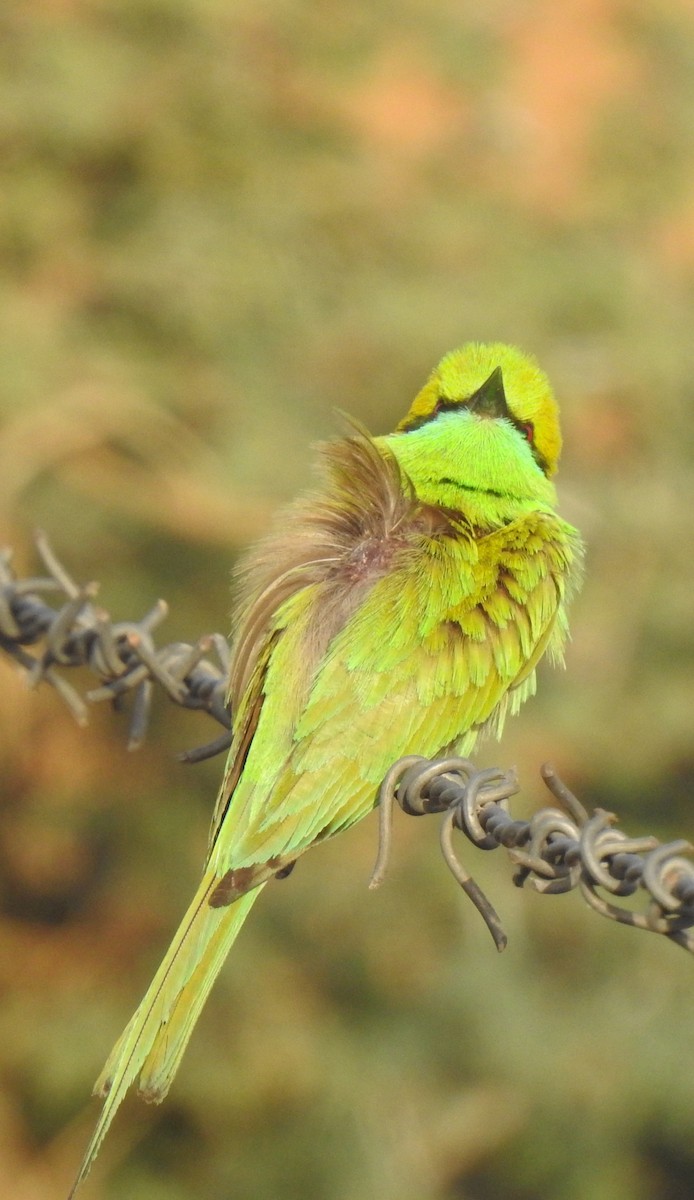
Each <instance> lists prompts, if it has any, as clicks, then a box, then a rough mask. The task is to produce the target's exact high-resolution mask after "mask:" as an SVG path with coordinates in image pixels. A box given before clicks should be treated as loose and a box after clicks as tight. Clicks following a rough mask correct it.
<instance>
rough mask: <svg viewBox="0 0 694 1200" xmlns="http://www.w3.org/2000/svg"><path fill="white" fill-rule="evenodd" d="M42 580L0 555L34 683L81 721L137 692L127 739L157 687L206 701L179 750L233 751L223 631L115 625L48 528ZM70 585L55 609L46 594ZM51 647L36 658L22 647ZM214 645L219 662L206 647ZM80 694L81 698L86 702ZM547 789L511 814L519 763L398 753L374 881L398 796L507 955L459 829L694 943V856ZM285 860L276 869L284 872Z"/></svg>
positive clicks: (539, 881) (559, 887) (527, 869)
mask: <svg viewBox="0 0 694 1200" xmlns="http://www.w3.org/2000/svg"><path fill="white" fill-rule="evenodd" d="M36 545H37V549H38V553H39V556H40V558H41V561H42V563H43V566H44V568H45V570H46V575H45V576H41V577H37V578H29V579H18V578H17V576H16V574H15V572H14V571H13V569H12V565H11V558H12V556H11V552H10V551H9V550H5V551H1V552H0V650H4V651H5V652H6V653H7V654H8V655H10V656H11V657H12V658H13V659H14V660H15V661H16V662H18V663H19V664H20V665H21V666H22V667H23V668H24V669H25V670H26V671H27V672H28V675H29V679H30V682H31V683H32V684H33V685H34V686H36V685H38V684H39V683H40V682H46V683H49V684H51V686H52V687H54V688H55V690H56V691H57V692H58V694H59V696H60V697H61V699H62V700H63V701H64V702H65V703H66V704H67V706H68V708H69V709H70V711H71V712H72V714H73V715H74V717H75V718H76V719H77V720H78V721H79V722H80V724H85V723H86V721H87V714H88V703H96V702H98V701H102V700H109V701H111V703H112V704H113V705H114V706H115V707H116V708H120V707H121V706H122V704H123V702H124V701H125V699H126V698H127V696H128V694H129V693H132V694H133V703H132V707H131V712H130V728H129V746H130V748H135V747H137V746H139V745H140V744H141V742H142V740H143V738H144V737H145V735H146V732H147V726H148V722H149V717H150V712H151V704H152V697H153V694H154V688H155V685H157V684H158V685H159V686H160V687H161V688H162V689H163V690H164V691H165V692H166V694H167V695H168V696H169V698H170V699H171V700H173V701H174V703H176V704H179V705H182V706H183V707H184V708H193V709H202V710H204V711H205V712H207V713H209V714H210V716H211V717H214V719H215V720H216V721H217V722H218V723H219V724H220V725H222V726H223V727H224V732H223V733H222V734H221V735H220V736H219V737H218V738H216V739H215V740H214V741H213V742H210V743H209V744H208V745H206V746H202V747H199V748H197V749H195V750H189V751H186V752H185V753H184V754H182V755H180V756H179V757H180V758H181V759H182V760H183V761H185V762H199V761H200V760H201V759H203V758H209V757H211V756H212V755H214V754H219V753H221V752H222V751H223V750H225V749H226V748H227V747H228V746H229V744H230V742H231V734H230V727H231V720H230V715H229V711H228V708H227V702H226V692H227V679H228V674H229V649H228V645H227V642H226V640H225V639H224V638H223V637H222V636H221V635H220V634H208V635H206V636H205V637H201V638H199V639H198V641H197V642H195V644H192V645H191V644H189V643H186V642H174V643H172V644H170V645H168V646H162V647H159V648H158V647H157V646H156V645H155V643H154V639H153V631H154V630H155V629H156V628H157V626H158V625H159V624H160V623H161V622H162V621H163V620H164V618H165V616H166V614H167V612H168V608H167V605H166V604H165V602H164V601H163V600H160V601H158V603H157V604H155V605H154V607H153V608H152V609H151V610H150V612H148V613H146V614H145V616H144V617H141V618H140V620H139V621H119V622H114V621H113V620H112V619H111V617H110V616H109V614H108V613H107V612H106V611H105V610H104V609H103V608H99V607H97V606H96V604H95V603H94V600H95V597H96V595H97V592H98V584H96V583H87V584H81V585H80V584H77V583H75V581H74V580H73V579H72V577H71V576H70V574H69V573H68V572H67V571H66V569H65V568H64V567H63V565H62V564H61V563H60V562H59V560H58V559H57V557H56V555H55V554H54V553H53V551H52V550H51V548H50V546H49V544H48V541H47V539H46V537H45V535H44V534H43V533H38V534H37V535H36ZM56 593H57V594H62V596H63V597H65V599H64V602H63V603H62V605H61V606H60V607H58V608H53V607H52V606H51V605H50V604H49V603H47V601H46V600H45V599H44V598H43V597H44V596H45V595H51V594H56ZM40 642H42V643H43V648H42V649H40V650H39V651H38V652H37V653H36V654H31V653H30V652H29V651H28V650H27V649H26V647H27V646H35V645H37V644H38V643H40ZM210 652H214V654H215V655H216V658H217V663H215V662H210V661H209V660H208V659H207V658H206V657H205V656H206V655H207V654H208V653H210ZM69 667H86V668H87V669H88V670H89V671H91V672H92V674H93V675H94V676H95V677H96V678H97V679H98V686H97V687H95V688H93V689H92V690H91V691H88V692H87V693H86V696H84V697H82V696H81V695H80V693H79V692H78V691H77V690H76V689H75V688H74V687H72V685H71V684H69V683H68V682H67V680H66V679H64V677H63V674H62V670H63V669H66V668H69ZM85 701H86V702H85ZM541 775H542V778H543V780H544V783H545V785H546V786H547V788H548V789H549V791H550V792H551V794H552V796H553V797H554V799H555V801H556V802H557V804H558V805H559V806H560V807H547V808H542V809H540V810H539V811H538V812H536V813H535V814H534V816H533V817H531V818H530V820H527V821H526V820H520V821H519V820H514V819H513V817H512V816H511V815H510V813H509V800H510V798H511V797H512V796H513V795H515V794H516V793H517V792H518V790H519V789H518V781H517V779H516V775H515V772H514V771H502V770H500V769H498V768H492V769H490V770H484V771H478V770H477V769H476V768H475V766H474V764H473V763H472V762H470V761H469V759H465V758H445V759H434V760H429V759H425V758H421V757H420V756H419V755H408V756H407V757H406V758H402V759H400V760H399V761H398V762H396V763H395V764H394V765H393V766H392V767H391V769H390V770H389V772H388V774H387V775H386V777H385V779H384V780H383V783H382V785H381V788H380V792H379V812H380V815H379V849H378V857H377V860H376V864H375V866H374V870H373V874H372V877H371V882H370V885H369V886H370V887H378V885H379V884H380V883H381V882H382V881H383V879H384V877H385V873H386V870H387V867H388V862H389V859H390V854H391V843H392V821H393V806H394V803H395V802H396V801H397V803H398V804H399V806H400V807H401V808H402V810H403V812H405V813H407V814H408V815H410V816H425V815H427V814H436V813H438V814H440V815H442V824H441V836H440V842H441V851H442V854H443V857H444V860H445V862H446V864H447V866H448V867H449V869H450V870H451V872H452V873H453V875H454V876H455V878H456V879H457V880H458V882H459V883H460V885H461V887H462V888H463V889H464V891H465V892H466V894H467V895H468V896H469V897H470V899H471V900H472V902H473V904H474V905H475V907H476V908H477V909H478V911H479V912H480V914H481V915H482V917H483V919H484V921H485V923H486V924H487V926H488V928H489V930H490V932H491V934H492V937H493V939H494V942H495V945H496V946H497V948H498V949H499V950H503V948H504V946H505V945H506V935H505V933H504V931H503V928H502V925H501V921H500V919H499V917H498V915H497V913H496V912H495V910H494V908H493V907H492V905H491V904H490V902H489V900H488V899H487V897H486V896H485V895H484V893H483V892H482V890H481V889H480V888H479V887H478V885H477V884H476V883H475V881H474V879H472V877H471V876H470V875H469V873H468V872H467V870H466V869H465V868H464V867H463V865H462V863H461V862H460V860H459V859H458V857H457V855H456V853H455V850H454V847H453V833H454V830H456V829H457V830H459V831H460V832H462V833H464V834H465V836H466V837H467V838H468V840H469V841H471V842H472V844H473V845H474V846H476V847H477V848H478V849H481V850H493V849H497V848H498V847H500V846H503V847H505V848H506V850H507V851H508V854H509V857H510V859H511V861H512V863H513V864H514V865H515V867H516V873H515V876H514V882H515V883H516V885H517V886H518V887H523V886H524V885H525V884H526V883H527V884H528V886H529V887H532V888H534V889H535V891H538V892H542V893H544V894H545V895H552V894H555V893H559V892H568V891H571V890H572V889H578V890H579V892H580V893H581V895H582V896H583V898H584V900H585V901H586V902H587V903H588V904H589V905H590V906H591V908H593V909H595V911H596V912H598V913H600V914H601V915H602V916H605V917H609V918H610V919H611V920H613V921H618V922H620V923H621V924H624V925H632V926H634V927H635V928H637V929H645V930H649V931H651V932H653V933H660V934H663V935H664V936H665V937H667V938H669V939H670V940H671V941H674V942H676V943H677V944H678V945H680V946H683V947H684V948H685V949H686V950H689V951H690V952H694V933H692V932H690V931H691V929H692V927H693V926H694V864H692V862H691V861H690V860H689V859H688V858H686V857H685V855H687V854H689V853H691V851H692V846H691V845H690V844H689V842H686V841H682V840H678V841H674V842H670V843H667V844H661V843H660V842H659V841H658V839H657V838H654V837H642V838H630V837H628V836H627V835H626V834H624V833H621V832H620V831H619V830H618V829H615V828H614V821H615V818H614V817H613V816H612V815H611V814H610V813H607V812H604V811H603V810H602V809H596V810H595V812H594V813H592V814H590V813H588V812H587V811H586V809H585V808H584V807H583V805H582V804H581V803H580V801H579V800H577V798H576V797H575V796H574V795H573V793H572V792H570V791H569V789H568V788H567V787H566V785H565V784H564V783H563V782H562V781H561V779H560V778H559V776H558V775H557V774H556V772H555V771H554V770H553V768H552V767H550V766H544V767H543V768H542V771H541ZM288 873H289V870H288V869H285V871H283V872H280V875H287V874H288ZM639 890H640V891H641V892H643V893H644V894H645V896H646V897H647V898H648V899H647V906H646V911H645V912H632V911H630V910H629V909H627V908H624V907H621V906H620V905H619V904H617V903H615V900H616V899H618V898H624V897H628V896H633V895H634V894H635V893H636V892H638V891H639Z"/></svg>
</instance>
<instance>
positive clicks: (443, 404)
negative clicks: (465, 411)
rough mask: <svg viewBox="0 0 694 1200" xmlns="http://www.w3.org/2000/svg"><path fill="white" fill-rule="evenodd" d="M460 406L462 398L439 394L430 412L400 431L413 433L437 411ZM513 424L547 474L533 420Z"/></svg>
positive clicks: (539, 465) (463, 404)
mask: <svg viewBox="0 0 694 1200" xmlns="http://www.w3.org/2000/svg"><path fill="white" fill-rule="evenodd" d="M462 408H465V401H464V400H448V399H447V398H446V397H445V396H439V398H438V400H437V401H436V404H435V405H434V407H433V408H432V410H431V412H429V413H425V414H423V416H421V417H414V418H413V419H412V420H411V421H409V422H408V423H407V425H403V427H402V430H401V432H402V433H413V432H414V431H415V429H421V428H422V426H423V425H428V424H429V422H430V421H435V420H436V418H437V417H438V415H439V413H442V412H455V411H457V410H458V409H462ZM513 425H514V427H515V428H516V429H517V430H518V432H519V433H520V435H521V437H522V438H523V440H524V441H526V442H527V443H528V445H529V447H530V450H531V453H532V456H533V458H534V459H535V462H536V463H537V465H538V467H539V468H540V470H541V471H542V473H543V474H544V475H547V474H548V463H547V459H546V458H545V457H544V455H542V454H540V452H539V450H538V449H537V447H536V446H535V442H534V437H535V426H534V424H533V422H532V421H516V420H514V421H513ZM528 426H530V428H531V430H532V435H531V437H528V435H527V428H528Z"/></svg>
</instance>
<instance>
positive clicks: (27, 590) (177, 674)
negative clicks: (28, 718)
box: [0, 532, 231, 762]
mask: <svg viewBox="0 0 694 1200" xmlns="http://www.w3.org/2000/svg"><path fill="white" fill-rule="evenodd" d="M36 547H37V550H38V553H39V556H40V558H41V562H42V563H43V566H44V568H45V570H46V572H47V574H46V576H45V577H39V578H31V579H18V578H17V576H16V574H15V572H14V571H13V569H12V554H11V551H9V550H3V551H0V649H2V650H4V651H5V652H6V653H7V654H9V655H11V657H12V658H14V659H15V661H16V662H18V663H19V664H20V665H21V666H22V667H23V668H24V669H25V670H26V671H27V672H28V675H29V681H30V683H31V684H32V686H36V685H38V684H39V683H41V682H46V683H49V684H51V686H52V687H54V688H55V690H56V691H57V692H58V694H59V696H60V697H61V699H62V700H64V702H65V704H66V705H67V707H68V708H69V710H70V712H71V713H72V714H73V716H74V717H75V719H76V720H77V721H78V722H79V724H80V725H85V724H86V723H87V714H88V708H87V704H86V703H85V700H86V701H88V702H91V703H97V702H98V701H101V700H109V701H111V703H112V704H113V705H114V706H115V707H116V708H120V707H121V706H122V704H123V702H124V700H125V698H126V696H127V695H128V693H132V694H133V703H132V708H131V711H130V728H129V737H128V746H129V748H130V749H135V748H136V747H137V746H139V745H140V744H141V743H142V741H143V739H144V737H145V735H146V733H147V728H148V725H149V719H150V713H151V706H152V695H153V685H154V684H155V683H156V684H159V685H160V687H162V688H163V690H164V691H165V692H166V694H167V695H168V697H169V699H170V700H173V701H174V703H175V704H180V705H182V706H183V707H184V708H194V709H203V710H204V711H205V712H207V713H209V714H210V716H211V717H214V719H215V720H216V721H218V722H219V724H220V725H223V726H224V729H225V732H224V733H223V734H221V735H220V737H218V738H216V739H215V740H214V741H213V742H210V743H209V744H208V745H206V746H201V747H198V748H197V749H195V750H188V751H185V752H184V753H183V754H182V755H180V757H181V759H182V760H183V761H185V762H199V761H200V760H201V759H203V758H209V757H211V756H212V755H213V754H219V753H220V752H221V751H223V750H225V749H226V748H227V747H228V746H229V745H230V743H231V734H230V732H229V731H230V728H231V718H230V715H229V710H228V707H227V701H226V691H227V680H228V676H229V647H228V645H227V642H226V640H225V638H223V637H222V636H221V634H218V633H213V634H208V635H206V636H205V637H201V638H199V639H198V641H197V642H195V644H194V645H191V644H189V643H187V642H173V643H171V644H170V645H168V646H161V647H157V646H155V644H154V639H153V636H152V634H153V631H154V630H155V629H156V628H157V626H158V625H160V624H161V622H162V621H163V620H164V618H165V617H166V615H167V613H168V605H167V604H166V603H165V601H163V600H159V601H157V603H156V604H155V605H154V607H153V608H152V609H151V610H150V611H149V612H148V613H146V614H145V616H144V617H141V618H140V620H139V621H113V620H112V619H111V617H110V616H109V614H108V613H107V612H106V611H105V610H104V609H103V608H99V607H97V606H96V605H95V604H94V599H95V597H96V595H97V592H98V590H99V585H98V584H96V583H87V584H83V585H80V584H77V583H75V581H74V580H73V579H72V577H71V576H70V574H69V573H68V572H67V571H66V569H65V567H64V566H63V565H62V563H61V562H60V561H59V560H58V558H57V557H56V555H55V554H54V552H53V550H52V549H51V547H50V545H49V543H48V540H47V538H46V536H45V534H43V533H41V532H39V533H37V534H36ZM52 593H62V595H63V596H65V597H66V599H65V602H64V603H63V604H62V605H61V607H60V608H53V607H52V606H51V605H50V604H48V603H47V602H46V600H44V599H43V596H44V595H45V594H52ZM39 642H43V648H42V649H41V650H40V652H39V653H37V654H35V655H34V654H31V653H29V651H28V650H26V649H25V647H26V646H33V645H36V644H37V643H39ZM210 652H213V653H214V654H215V655H216V658H217V663H214V662H210V661H209V660H208V659H207V658H206V657H205V656H206V655H207V654H209V653H210ZM64 667H87V668H88V669H89V670H90V671H91V672H92V674H93V675H94V676H96V678H97V679H98V681H99V686H98V687H96V688H93V689H92V690H91V691H88V692H87V693H86V696H85V697H82V696H81V695H80V693H79V692H78V691H77V690H76V689H75V688H74V687H73V686H72V685H71V684H70V683H68V682H67V680H66V679H64V678H63V675H62V674H61V672H60V670H59V669H58V668H64Z"/></svg>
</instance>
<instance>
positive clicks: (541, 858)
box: [369, 755, 694, 953]
mask: <svg viewBox="0 0 694 1200" xmlns="http://www.w3.org/2000/svg"><path fill="white" fill-rule="evenodd" d="M540 775H541V777H542V779H543V781H544V783H545V785H546V787H547V788H548V789H549V791H550V793H551V794H552V796H553V797H554V799H555V800H556V801H557V802H558V803H559V804H560V805H561V808H553V807H547V808H541V809H539V810H538V811H537V812H536V813H535V814H534V815H533V816H532V817H531V818H530V820H527V821H526V820H520V821H517V820H514V819H513V817H511V816H510V814H509V811H508V802H509V799H510V798H511V796H514V795H516V793H517V792H518V791H519V787H518V780H517V778H516V773H515V771H514V770H511V771H502V770H500V769H499V768H498V767H491V768H489V769H487V770H482V771H480V770H478V769H477V768H476V767H475V765H474V763H472V762H470V760H469V759H467V758H457V757H453V758H445V759H427V758H421V757H420V756H419V755H408V756H407V757H405V758H401V759H400V760H399V761H398V762H396V763H394V764H393V766H392V767H391V769H390V770H389V772H388V774H387V775H386V777H385V779H384V780H383V783H382V784H381V789H380V792H379V798H378V800H379V814H380V815H379V848H378V857H377V860H376V865H375V866H374V869H373V873H372V876H371V881H370V884H369V886H370V887H372V888H374V887H378V886H379V885H380V884H381V883H382V882H383V879H384V876H385V873H386V869H387V866H388V861H389V858H390V854H391V843H392V821H393V805H394V803H395V802H396V801H397V803H398V804H399V805H400V808H401V809H402V810H403V812H405V813H407V814H408V816H414V817H418V816H425V815H427V814H429V813H442V814H443V817H442V822H441V835H440V843H441V851H442V854H443V857H444V859H445V861H446V864H447V866H448V867H449V869H450V870H451V872H452V873H453V875H454V876H455V878H456V879H457V880H458V883H459V884H460V885H461V887H462V888H463V890H464V891H465V892H466V894H467V895H468V896H469V897H470V899H471V900H472V902H473V904H474V905H475V907H476V908H477V909H478V911H479V912H480V914H481V915H482V917H483V919H484V921H485V923H486V925H487V927H488V929H489V931H490V933H491V935H492V937H493V939H494V942H495V945H496V947H497V949H498V950H503V949H504V947H505V946H506V941H507V939H506V934H505V933H504V931H503V928H502V925H501V921H500V919H499V917H498V915H497V913H496V911H495V910H494V908H493V907H492V905H491V904H490V902H489V900H488V899H487V897H486V896H485V895H484V893H483V892H482V890H481V889H480V888H479V887H478V885H477V884H476V883H475V881H474V879H472V878H471V876H470V875H469V874H468V872H467V871H466V870H465V868H464V867H463V865H462V863H461V862H460V860H459V859H458V857H457V856H456V853H455V851H454V849H453V841H452V835H453V830H454V829H458V830H460V831H461V832H462V833H464V834H465V836H466V837H467V838H468V840H469V841H471V842H472V844H473V845H474V846H476V847H477V848H478V849H480V850H497V849H499V847H502V846H503V847H505V849H506V850H507V851H508V855H509V858H510V859H511V862H512V863H514V865H515V866H516V867H517V870H516V873H515V876H514V883H515V884H516V885H517V887H523V885H524V884H525V883H528V884H529V886H530V887H532V888H533V889H534V890H535V891H537V892H542V893H544V894H545V895H556V894H558V893H563V892H569V891H571V890H572V889H573V888H578V889H579V890H580V893H581V895H582V896H583V899H584V900H585V901H586V902H587V903H588V904H589V905H590V907H591V908H593V909H594V910H595V912H598V913H600V914H601V916H603V917H609V918H610V919H611V920H613V921H618V922H620V923H621V924H623V925H632V926H633V927H634V928H636V929H644V930H648V931H649V932H651V933H661V934H663V935H664V936H665V937H667V938H670V940H671V941H673V942H676V943H677V944H678V945H679V946H683V947H684V949H685V950H689V951H690V953H694V934H692V933H690V932H689V930H690V929H691V927H692V926H693V925H694V863H692V862H690V861H689V859H687V858H685V857H684V855H685V854H689V853H691V851H692V849H693V847H692V846H691V845H690V843H689V842H687V841H684V840H681V839H680V840H677V841H673V842H667V843H661V842H659V841H658V839H657V838H655V837H638V838H631V837H629V836H628V835H627V834H624V833H622V832H621V831H620V830H618V829H615V828H614V827H613V826H614V823H615V820H616V818H615V817H614V815H613V814H612V813H609V812H606V811H605V810H604V809H601V808H597V809H595V810H594V812H593V813H592V814H591V813H589V812H588V811H587V810H586V809H585V808H584V807H583V805H582V804H581V802H580V801H579V800H578V799H577V798H576V796H574V794H573V793H572V792H571V791H569V789H568V787H567V786H566V784H565V783H563V781H562V780H561V779H560V778H559V776H558V775H557V773H556V771H555V770H554V768H553V767H552V766H550V765H549V764H548V763H546V764H545V765H544V766H543V767H542V768H541V771H540ZM598 889H601V890H603V891H605V892H607V893H608V894H609V895H610V896H612V897H628V896H633V895H634V894H635V893H636V892H637V891H638V890H639V889H641V890H642V891H643V892H645V893H646V895H647V897H648V901H647V908H646V912H644V913H639V912H632V911H631V910H630V909H627V908H622V907H620V905H618V904H615V903H613V901H612V900H608V899H605V897H604V896H601V895H600V894H599V891H598Z"/></svg>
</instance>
